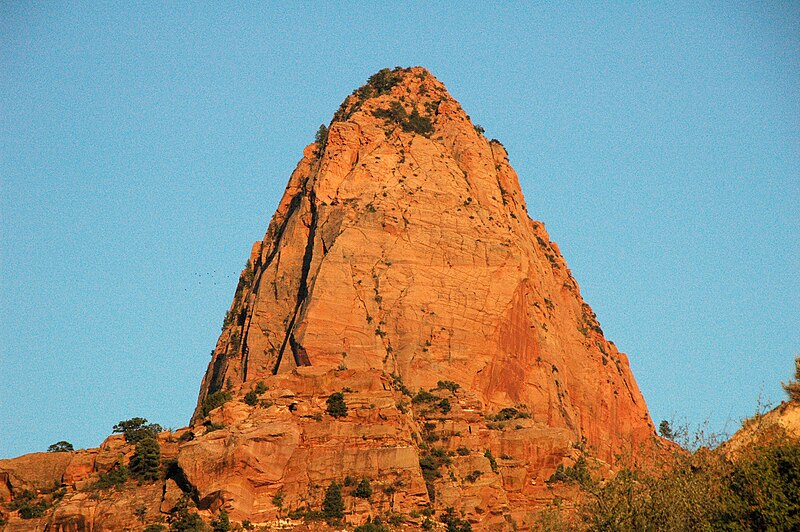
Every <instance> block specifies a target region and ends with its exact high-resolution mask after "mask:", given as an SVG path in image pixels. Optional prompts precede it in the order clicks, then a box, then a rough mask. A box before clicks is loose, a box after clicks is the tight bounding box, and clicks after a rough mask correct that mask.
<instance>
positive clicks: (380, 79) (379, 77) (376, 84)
mask: <svg viewBox="0 0 800 532" xmlns="http://www.w3.org/2000/svg"><path fill="white" fill-rule="evenodd" d="M401 79H402V76H401V75H400V74H399V73H395V72H392V71H391V70H389V69H388V68H382V69H381V70H379V71H378V72H376V73H375V74H373V75H371V76H370V77H369V79H368V80H367V84H368V85H369V86H370V87H372V89H373V90H374V91H375V92H374V95H375V96H380V95H381V94H386V93H387V92H389V91H390V90H392V87H394V86H395V85H397V84H398V83H400V80H401Z"/></svg>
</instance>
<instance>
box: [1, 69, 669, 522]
mask: <svg viewBox="0 0 800 532" xmlns="http://www.w3.org/2000/svg"><path fill="white" fill-rule="evenodd" d="M654 439H655V435H654V427H653V425H652V422H651V420H650V417H649V414H648V412H647V408H646V406H645V402H644V399H643V398H642V395H641V393H640V392H639V389H638V388H637V386H636V382H635V381H634V379H633V376H632V374H631V371H630V368H629V365H628V361H627V358H626V357H625V355H624V354H622V353H620V352H619V351H618V350H617V348H616V347H615V346H614V344H613V343H611V342H609V341H607V340H606V339H605V337H604V335H603V331H602V329H601V328H600V325H599V323H598V321H597V318H596V316H595V314H594V312H592V310H591V308H590V307H589V305H588V304H586V303H585V302H584V301H583V299H582V297H581V295H580V290H579V288H578V284H577V282H576V281H575V279H574V278H573V276H572V274H571V272H570V270H569V268H568V267H567V265H566V263H565V261H564V259H563V257H562V256H561V252H560V250H559V247H558V246H557V245H556V243H555V242H552V241H551V240H550V238H549V236H548V234H547V232H546V231H545V228H544V225H543V224H542V223H540V222H536V221H533V220H532V219H531V218H530V217H529V216H528V213H527V207H526V206H525V202H524V198H523V195H522V191H521V189H520V185H519V181H518V179H517V175H516V173H515V172H514V170H513V169H512V168H511V166H510V164H509V162H508V156H507V153H506V151H505V149H504V148H503V146H502V145H501V144H500V143H499V142H498V141H495V140H489V139H487V138H486V137H485V136H484V135H483V131H482V130H481V129H480V128H479V127H476V126H475V125H474V124H472V122H471V121H470V119H469V117H468V116H467V114H466V113H465V112H464V110H463V109H462V108H461V106H460V105H459V103H458V102H457V101H456V100H454V99H453V98H452V97H451V96H450V95H449V93H448V92H447V90H446V88H445V87H444V85H443V84H442V83H441V82H440V81H438V80H437V79H436V78H435V77H434V76H433V75H431V74H430V73H429V72H428V71H427V70H425V69H423V68H420V67H412V68H407V69H403V68H396V69H394V70H388V69H386V70H382V71H380V72H378V73H376V74H375V75H373V76H371V77H370V78H369V80H368V82H367V83H366V84H365V85H363V86H362V87H360V88H358V89H356V90H355V91H354V92H353V93H352V94H351V95H350V96H348V97H347V98H346V99H345V100H344V102H343V103H342V105H341V106H340V108H339V110H338V111H336V113H335V114H334V116H333V120H332V121H331V123H330V125H329V127H323V128H321V129H320V132H319V133H318V135H317V139H316V141H315V142H314V143H312V144H310V145H309V146H308V147H306V148H305V150H304V152H303V157H302V158H301V160H300V162H299V163H298V165H297V167H296V168H295V170H294V172H293V173H292V175H291V177H290V178H289V183H288V185H287V187H286V190H285V192H284V195H283V198H282V199H281V202H280V204H279V206H278V209H277V211H276V213H275V215H274V216H273V218H272V220H271V222H270V224H269V227H268V228H267V231H266V235H265V236H264V238H263V240H261V241H258V242H256V243H255V244H253V246H252V250H251V252H250V257H249V260H248V261H247V265H246V267H245V269H244V271H243V272H242V274H241V276H240V278H239V283H238V286H237V288H236V292H235V294H234V298H233V302H232V304H231V306H230V309H229V311H228V313H227V314H226V317H225V320H224V324H223V330H222V333H221V335H220V337H219V340H218V342H217V345H216V347H215V349H214V351H213V354H212V359H211V362H210V363H209V366H208V370H207V372H206V374H205V376H204V378H203V381H202V384H201V389H200V394H199V398H198V403H197V408H196V410H195V412H194V415H193V417H192V421H191V427H190V429H189V430H187V431H185V432H182V433H181V435H180V437H179V439H178V440H177V441H176V440H175V439H172V440H170V441H171V442H172V445H173V448H172V449H171V450H170V453H171V454H170V456H173V457H175V462H174V465H173V467H172V469H171V472H172V473H171V476H170V477H169V480H167V481H166V483H165V484H164V486H163V489H161V490H154V492H155V491H158V493H159V494H163V495H162V497H161V498H160V499H159V500H158V501H156V502H153V505H154V508H155V510H154V511H158V509H159V508H161V511H169V509H172V508H173V507H174V505H175V500H176V499H177V498H178V497H179V495H180V494H181V493H184V494H186V496H188V497H191V498H192V500H194V502H195V503H196V505H197V507H198V508H199V509H200V510H201V511H202V512H206V514H205V515H206V517H210V516H212V515H215V514H216V513H217V512H218V511H219V510H220V509H221V508H224V509H226V510H227V511H228V512H229V513H230V516H231V517H232V518H234V519H236V520H244V519H247V520H249V521H252V522H254V523H273V524H275V523H277V522H278V521H276V520H278V519H285V518H286V517H287V515H288V511H289V510H294V511H295V512H301V511H302V509H303V508H309V507H310V508H316V507H319V505H320V504H321V500H322V497H323V495H324V493H323V492H324V489H323V488H324V486H328V485H330V484H331V483H332V482H338V483H342V482H344V481H345V479H353V478H355V479H362V478H363V479H366V480H368V481H370V482H372V484H373V485H374V488H375V489H374V492H373V493H375V495H374V496H373V497H372V498H371V499H362V498H360V497H359V496H358V495H357V494H355V488H354V487H351V486H349V485H348V484H347V483H346V482H345V487H344V488H343V490H344V496H345V498H346V500H347V501H348V502H347V504H348V508H349V510H348V511H349V513H348V516H347V519H348V520H349V521H350V522H352V523H356V524H360V523H363V522H365V521H366V519H367V518H369V517H375V516H377V515H379V514H380V513H381V512H385V511H387V508H388V509H389V511H390V512H393V514H403V515H404V516H405V517H404V519H407V520H408V522H409V523H411V524H416V525H419V524H421V519H420V518H419V515H420V513H419V512H422V511H423V510H425V509H426V508H428V509H430V510H431V511H438V510H443V509H444V508H447V507H453V508H455V509H456V510H458V511H459V512H462V514H461V515H463V516H465V517H464V518H465V519H468V520H469V521H471V522H473V523H474V524H476V525H480V526H486V527H494V528H502V527H504V526H509V524H510V523H516V524H518V525H523V526H530V525H531V524H532V523H533V521H534V519H535V512H536V510H537V509H539V508H541V507H542V505H544V504H546V502H547V501H548V500H550V499H552V497H554V496H556V495H559V493H561V492H560V491H559V489H560V488H558V487H555V488H554V487H551V486H548V485H547V484H546V483H545V481H546V480H547V479H548V478H549V477H550V476H551V475H552V474H553V473H554V471H555V470H556V468H557V466H558V465H559V464H565V465H569V464H572V463H575V461H576V460H577V459H578V458H579V457H581V456H585V457H586V458H587V459H589V460H593V461H594V462H595V464H596V465H597V466H598V470H600V471H607V470H608V469H613V468H614V467H615V460H616V456H618V455H620V454H626V455H628V456H634V457H636V456H637V455H640V454H641V453H642V451H643V449H644V450H648V449H652V447H653V443H654ZM111 443H113V441H112V442H111ZM104 445H106V444H104ZM109 445H110V444H109ZM113 445H114V446H115V447H114V449H115V451H114V452H115V453H116V454H117V455H119V454H120V452H122V451H124V452H127V453H128V456H129V455H130V452H131V451H130V449H129V448H128V449H125V448H122V450H120V447H119V444H117V443H114V444H113ZM102 456H105V455H104V454H103V452H102V450H101V452H99V453H98V454H96V455H92V456H82V457H81V458H80V460H82V461H81V462H80V463H81V464H84V465H85V463H87V462H91V463H92V464H93V465H91V466H90V467H89V471H92V470H96V471H103V470H107V469H108V468H110V467H112V466H110V465H109V464H108V463H106V462H102V460H101V463H100V465H98V462H97V460H100V458H99V457H102ZM76 459H77V458H76ZM62 462H64V463H63V464H62V463H61V462H58V464H57V465H58V467H60V468H62V469H64V468H66V469H67V470H69V469H70V468H71V467H73V466H72V465H71V463H72V462H69V463H67V462H68V461H64V460H62ZM48 463H49V462H48ZM0 465H2V464H0ZM62 466H63V467H62ZM5 467H6V468H7V470H8V471H12V470H13V471H14V473H13V474H14V475H16V471H17V469H14V468H13V464H10V465H7V466H5ZM48 467H50V466H48ZM52 467H55V466H52ZM75 467H78V466H75ZM92 468H94V469H92ZM84 469H86V467H84ZM81 471H83V472H84V473H86V472H85V471H84V470H83V469H81ZM0 473H2V469H1V468H0ZM86 474H88V473H86ZM7 477H8V478H12V477H11V473H9V475H7ZM14 478H16V477H14ZM76 478H78V477H76ZM80 478H85V475H84V477H80ZM82 481H83V480H82ZM76 482H77V481H76ZM137 493H138V492H137ZM144 496H145V495H142V497H144ZM167 499H169V500H167ZM70 500H72V499H70ZM276 501H279V503H278V502H276ZM117 502H118V501H117ZM74 504H76V505H77V507H78V508H79V509H78V510H75V509H74V508H73V509H72V510H70V512H73V514H74V513H75V512H78V513H81V512H82V515H83V514H89V513H91V514H92V515H94V514H95V509H93V508H94V507H91V504H93V503H92V502H89V501H84V500H82V499H81V500H78V499H75V501H74ZM90 507H91V508H90ZM164 508H167V510H164ZM62 513H63V515H64V519H67V518H69V516H70V515H73V514H70V513H69V512H68V511H66V510H64V511H63V512H62ZM112 513H113V512H112ZM294 515H299V514H297V513H295V514H294ZM415 516H416V517H415ZM95 524H97V523H95ZM284 524H285V523H284Z"/></svg>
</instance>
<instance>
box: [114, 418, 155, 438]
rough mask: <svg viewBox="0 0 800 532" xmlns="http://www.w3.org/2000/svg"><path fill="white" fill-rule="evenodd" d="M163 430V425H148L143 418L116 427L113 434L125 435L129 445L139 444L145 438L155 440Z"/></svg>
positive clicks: (126, 421)
mask: <svg viewBox="0 0 800 532" xmlns="http://www.w3.org/2000/svg"><path fill="white" fill-rule="evenodd" d="M162 430H164V429H163V428H161V425H158V424H156V423H148V422H147V420H146V419H145V418H143V417H134V418H131V419H127V420H125V421H120V422H119V423H117V424H116V425H114V428H113V429H112V432H113V433H115V434H124V435H125V441H126V442H128V443H137V442H138V441H140V440H143V439H145V438H155V437H156V436H158V433H159V432H161V431H162Z"/></svg>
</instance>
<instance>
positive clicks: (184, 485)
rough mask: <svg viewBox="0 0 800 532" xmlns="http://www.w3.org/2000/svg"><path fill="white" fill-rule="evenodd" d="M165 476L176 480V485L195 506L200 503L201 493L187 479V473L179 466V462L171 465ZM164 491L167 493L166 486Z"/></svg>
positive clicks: (173, 462) (175, 461)
mask: <svg viewBox="0 0 800 532" xmlns="http://www.w3.org/2000/svg"><path fill="white" fill-rule="evenodd" d="M165 476H166V478H167V479H170V478H171V479H172V480H174V481H175V484H177V485H178V487H179V488H180V489H181V491H182V492H184V493H185V494H186V495H188V496H189V497H190V498H191V499H192V501H194V503H195V504H197V503H199V502H200V492H199V491H198V490H197V488H196V487H194V486H193V485H192V483H191V482H189V479H188V478H186V473H184V472H183V469H181V466H179V465H178V461H177V460H174V461H172V462H170V463H169V465H168V466H167V472H166V475H165ZM164 489H165V491H166V486H165V488H164Z"/></svg>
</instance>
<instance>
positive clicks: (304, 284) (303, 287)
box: [272, 190, 317, 375]
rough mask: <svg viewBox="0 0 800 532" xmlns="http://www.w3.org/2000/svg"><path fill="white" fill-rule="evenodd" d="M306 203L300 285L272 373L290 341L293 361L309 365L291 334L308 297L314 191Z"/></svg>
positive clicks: (306, 357) (313, 225)
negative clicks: (308, 219)
mask: <svg viewBox="0 0 800 532" xmlns="http://www.w3.org/2000/svg"><path fill="white" fill-rule="evenodd" d="M308 203H309V210H310V211H311V222H310V223H309V227H308V241H307V242H306V251H305V254H304V255H303V268H302V271H301V274H300V286H299V288H298V289H297V302H296V303H295V306H294V312H293V313H292V319H291V320H290V321H289V326H288V327H287V328H286V335H285V336H284V339H283V343H281V350H280V351H279V352H278V359H277V360H276V361H275V367H274V368H273V369H272V373H273V375H275V374H277V373H278V368H280V365H281V360H283V353H284V352H285V351H286V345H287V344H289V343H290V342H291V349H292V354H293V355H294V359H295V363H297V365H298V366H310V365H311V361H310V360H309V359H308V355H306V354H305V350H304V349H303V354H304V356H298V352H299V350H297V349H296V348H295V345H296V341H295V339H294V335H293V334H292V330H293V329H294V325H295V322H296V321H297V316H298V315H299V314H300V309H301V308H302V306H303V303H305V300H306V298H307V297H308V292H309V290H308V274H309V271H310V270H311V260H312V259H313V258H314V239H315V238H316V234H317V197H316V194H314V191H313V190H311V191H309V193H308Z"/></svg>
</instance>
